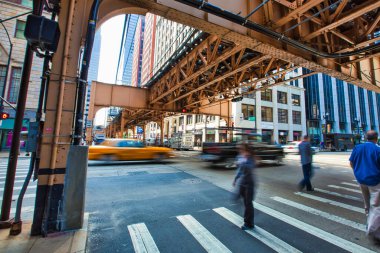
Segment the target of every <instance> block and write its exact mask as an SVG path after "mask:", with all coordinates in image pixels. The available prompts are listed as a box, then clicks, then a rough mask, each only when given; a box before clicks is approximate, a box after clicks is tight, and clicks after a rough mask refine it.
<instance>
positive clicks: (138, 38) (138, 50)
mask: <svg viewBox="0 0 380 253" xmlns="http://www.w3.org/2000/svg"><path fill="white" fill-rule="evenodd" d="M144 31H145V17H144V16H140V17H139V20H138V21H137V26H136V33H135V41H134V50H133V65H132V83H131V84H132V86H134V87H140V86H141V67H142V56H143V48H144Z"/></svg>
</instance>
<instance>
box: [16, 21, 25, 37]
mask: <svg viewBox="0 0 380 253" xmlns="http://www.w3.org/2000/svg"><path fill="white" fill-rule="evenodd" d="M25 24H26V22H25V21H22V20H17V21H16V32H15V37H16V38H18V39H25V37H24V31H25Z"/></svg>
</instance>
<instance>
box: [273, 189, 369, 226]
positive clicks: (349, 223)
mask: <svg viewBox="0 0 380 253" xmlns="http://www.w3.org/2000/svg"><path fill="white" fill-rule="evenodd" d="M271 199H273V200H275V201H277V202H280V203H283V204H285V205H288V206H291V207H294V208H297V209H300V210H302V211H305V212H308V213H311V214H315V215H318V216H321V217H323V218H326V219H328V220H332V221H335V222H338V223H340V224H343V225H346V226H349V227H352V228H355V229H358V230H361V231H364V232H365V231H366V226H365V225H364V224H360V223H357V222H354V221H350V220H347V219H344V218H342V217H339V216H336V215H333V214H330V213H326V212H323V211H320V210H318V209H315V208H312V207H308V206H305V205H302V204H299V203H297V202H294V201H291V200H288V199H284V198H281V197H277V196H275V197H271Z"/></svg>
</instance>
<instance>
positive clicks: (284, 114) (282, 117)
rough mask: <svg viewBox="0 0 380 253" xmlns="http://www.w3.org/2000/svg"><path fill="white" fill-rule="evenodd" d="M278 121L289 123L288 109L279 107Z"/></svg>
mask: <svg viewBox="0 0 380 253" xmlns="http://www.w3.org/2000/svg"><path fill="white" fill-rule="evenodd" d="M278 123H288V110H284V109H278Z"/></svg>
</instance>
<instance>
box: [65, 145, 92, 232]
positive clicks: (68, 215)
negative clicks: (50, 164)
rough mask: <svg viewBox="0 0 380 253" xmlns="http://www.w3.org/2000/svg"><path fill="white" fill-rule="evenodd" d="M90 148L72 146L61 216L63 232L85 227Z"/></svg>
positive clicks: (68, 160)
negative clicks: (84, 217)
mask: <svg viewBox="0 0 380 253" xmlns="http://www.w3.org/2000/svg"><path fill="white" fill-rule="evenodd" d="M87 162H88V146H73V145H72V146H70V150H69V154H68V157H67V166H66V176H65V184H64V185H65V186H64V189H63V200H62V202H63V203H62V209H61V215H60V221H61V222H60V223H61V230H62V231H66V230H72V229H80V228H82V226H83V216H84V204H85V195H86V177H87Z"/></svg>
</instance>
